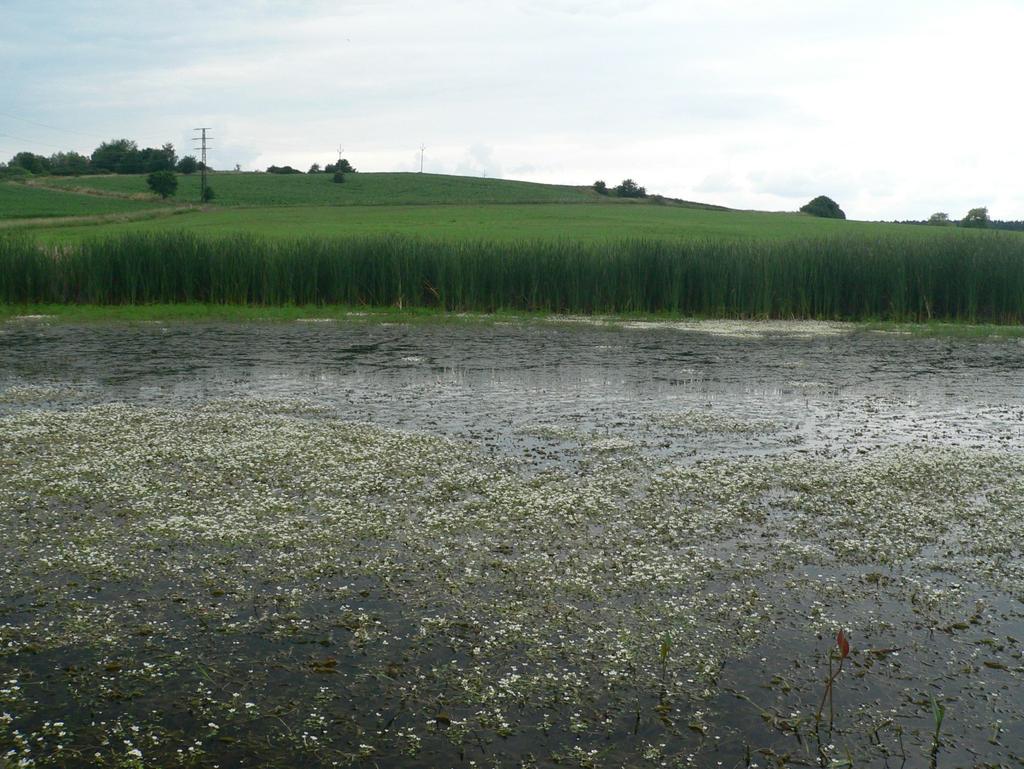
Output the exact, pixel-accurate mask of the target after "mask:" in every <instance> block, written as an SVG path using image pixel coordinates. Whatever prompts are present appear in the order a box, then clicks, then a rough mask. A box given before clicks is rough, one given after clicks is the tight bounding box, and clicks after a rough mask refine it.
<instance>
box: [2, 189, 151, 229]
mask: <svg viewBox="0 0 1024 769" xmlns="http://www.w3.org/2000/svg"><path fill="white" fill-rule="evenodd" d="M160 205H161V204H160V202H159V198H157V199H155V200H130V199H125V198H115V197H101V196H99V195H76V194H74V193H70V192H64V191H58V190H52V189H41V188H38V187H30V186H28V185H25V184H15V183H0V221H3V220H12V219H35V218H54V217H65V216H96V215H102V214H123V213H131V212H136V211H146V210H150V209H154V208H157V207H159V206H160ZM164 205H166V204H164Z"/></svg>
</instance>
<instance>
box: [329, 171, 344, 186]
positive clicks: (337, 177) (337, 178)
mask: <svg viewBox="0 0 1024 769" xmlns="http://www.w3.org/2000/svg"><path fill="white" fill-rule="evenodd" d="M331 181H333V182H334V183H335V184H342V183H343V182H344V181H345V174H343V173H342V172H341V171H335V172H334V177H333V179H332V180H331Z"/></svg>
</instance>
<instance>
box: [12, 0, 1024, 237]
mask: <svg viewBox="0 0 1024 769" xmlns="http://www.w3.org/2000/svg"><path fill="white" fill-rule="evenodd" d="M1021 30H1024V0H974V2H970V3H965V2H963V1H962V0H960V1H959V2H947V1H946V0H926V1H918V0H899V1H897V0H885V1H883V2H879V1H877V0H856V1H855V2H853V1H851V2H847V1H846V0H831V1H830V2H822V0H757V1H755V0H713V1H712V0H706V1H705V0H667V1H665V2H662V1H661V0H503V2H489V1H488V0H472V1H470V0H429V1H425V2H419V1H418V0H372V2H371V1H365V2H364V1H362V0H333V1H332V2H326V1H322V0H245V1H243V0H222V1H221V2H193V1H192V0H165V1H164V2H160V3H156V2H148V1H147V2H139V0H130V1H128V0H109V1H107V2H100V1H98V0H67V1H64V2H58V1H56V0H0V73H2V76H0V158H3V159H7V158H9V157H10V156H11V155H13V154H14V153H15V152H17V151H21V150H29V151H32V152H36V153H39V154H45V155H49V154H51V153H52V152H55V151H57V150H59V149H74V150H77V151H80V152H83V153H85V154H88V153H89V152H91V151H92V149H93V148H95V147H96V146H97V145H98V144H99V142H101V141H103V140H108V139H112V138H119V137H129V138H134V139H137V140H138V141H139V143H140V145H143V146H159V145H160V144H163V143H164V142H168V141H170V142H173V143H174V145H175V147H176V148H177V149H178V151H179V154H186V153H187V152H188V151H189V148H190V147H191V145H192V141H191V137H192V134H193V132H192V130H191V129H192V128H194V127H196V126H210V127H211V129H212V130H211V131H210V134H211V135H212V137H213V139H212V150H211V153H210V163H211V165H212V166H213V167H214V168H222V169H229V168H234V166H235V165H236V164H238V165H240V166H241V168H242V169H243V170H261V169H264V168H266V167H267V166H268V165H271V164H276V165H285V164H289V165H292V166H295V167H299V168H302V169H303V170H305V169H306V168H308V167H309V165H310V164H312V163H314V162H318V163H321V164H324V163H327V162H330V161H333V160H335V159H337V157H338V150H339V148H342V149H343V154H344V156H345V157H346V158H348V159H349V160H350V162H351V163H352V164H353V165H354V166H355V167H356V168H357V169H358V170H360V171H415V170H418V169H419V162H420V147H421V145H425V147H426V150H425V151H424V153H423V159H424V167H425V170H427V171H429V172H434V173H448V174H464V175H473V176H483V175H487V176H489V177H501V178H508V179H525V180H529V181H539V182H550V183H560V184H591V183H592V182H594V181H595V180H597V179H602V180H605V181H607V182H608V183H609V185H614V184H617V183H618V182H620V181H621V180H623V179H624V178H627V177H628V178H632V179H635V180H636V181H637V182H638V183H639V184H641V185H643V186H645V187H646V188H647V190H648V192H651V193H660V194H663V195H667V196H670V197H677V198H683V199H687V200H697V201H703V202H709V203H718V204H722V205H726V206H730V207H735V208H750V209H761V210H772V211H774V210H795V209H796V208H798V207H799V206H800V205H802V204H804V203H806V202H807V201H808V200H809V199H810V198H812V197H814V196H816V195H820V194H824V195H828V196H830V197H832V198H833V199H835V200H836V201H838V202H839V204H840V205H841V206H842V207H843V208H844V210H845V211H846V213H847V215H848V216H849V217H850V218H856V219H911V218H925V217H927V216H928V215H930V214H931V213H933V212H936V211H944V212H948V213H949V214H950V215H951V216H952V217H953V218H960V217H961V216H962V215H963V214H964V213H966V211H967V210H968V209H969V208H973V207H975V206H987V207H988V208H989V210H990V212H991V214H992V216H993V218H1001V219H1024V131H1022V127H1024V99H1022V98H1021V95H1020V94H1021V81H1020V78H1021V74H1022V73H1024V46H1021V44H1020V36H1021Z"/></svg>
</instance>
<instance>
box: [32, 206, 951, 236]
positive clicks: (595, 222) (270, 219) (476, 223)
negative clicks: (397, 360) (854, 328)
mask: <svg viewBox="0 0 1024 769" xmlns="http://www.w3.org/2000/svg"><path fill="white" fill-rule="evenodd" d="M171 230H188V231H191V232H195V233H197V234H204V235H225V234H237V233H251V234H256V235H262V236H267V237H278V238H295V237H304V236H342V235H373V234H381V233H397V234H404V235H419V236H423V237H439V238H445V239H453V240H454V239H483V240H497V241H508V240H524V239H527V240H529V239H535V238H541V239H558V238H568V239H572V240H579V241H587V242H594V241H603V240H619V239H623V238H665V239H680V238H708V239H716V240H717V239H723V238H726V239H773V240H779V239H786V238H792V237H818V236H829V235H845V234H861V235H869V236H872V235H878V236H883V235H885V234H899V235H902V236H906V237H914V238H927V237H934V236H935V235H937V234H939V233H945V234H949V233H950V232H951V230H949V229H940V228H931V227H915V226H911V225H891V224H876V223H869V222H840V221H831V220H824V219H814V218H812V217H808V216H803V215H800V214H768V213H759V212H747V211H734V212H733V211H729V212H723V211H703V210H699V209H688V208H676V207H668V206H654V205H592V206H581V205H573V204H523V205H466V206H349V207H344V208H339V207H278V208H252V209H222V210H214V211H208V212H205V213H202V214H196V215H190V216H176V217H172V218H161V219H152V220H147V221H139V222H124V223H112V224H104V225H100V226H81V227H60V228H50V229H46V228H44V229H39V230H36V231H34V234H33V237H36V238H39V239H41V240H43V241H46V242H56V241H75V240H80V239H82V238H87V237H92V236H94V235H106V234H116V233H124V232H167V231H171ZM963 234H965V235H969V234H970V233H963Z"/></svg>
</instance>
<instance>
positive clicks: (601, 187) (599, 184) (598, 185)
mask: <svg viewBox="0 0 1024 769" xmlns="http://www.w3.org/2000/svg"><path fill="white" fill-rule="evenodd" d="M594 192H596V193H597V194H598V195H607V194H608V185H607V184H605V183H604V182H603V181H602V180H600V179H598V180H597V181H596V182H594Z"/></svg>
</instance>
